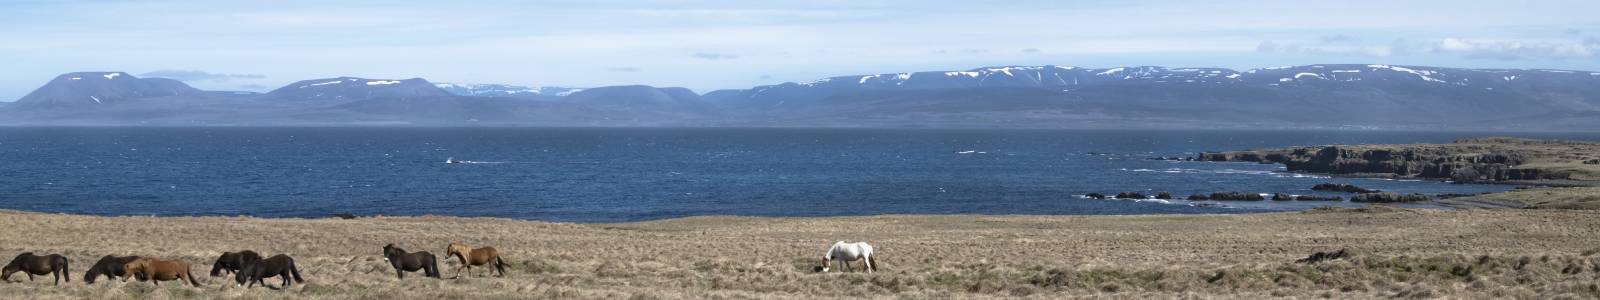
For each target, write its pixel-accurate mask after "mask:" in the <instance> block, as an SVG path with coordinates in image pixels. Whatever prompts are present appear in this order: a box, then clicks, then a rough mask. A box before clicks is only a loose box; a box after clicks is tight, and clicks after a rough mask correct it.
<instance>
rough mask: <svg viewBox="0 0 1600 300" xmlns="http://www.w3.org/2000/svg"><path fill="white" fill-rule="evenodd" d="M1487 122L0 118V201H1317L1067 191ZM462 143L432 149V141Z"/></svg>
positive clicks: (1303, 190)
mask: <svg viewBox="0 0 1600 300" xmlns="http://www.w3.org/2000/svg"><path fill="white" fill-rule="evenodd" d="M1487 135H1513V136H1522V137H1531V138H1572V139H1589V140H1597V139H1600V134H1592V133H1590V134H1582V133H1527V134H1504V133H1501V134H1486V133H1471V132H1367V131H1136V130H998V129H997V130H942V129H940V130H936V129H726V128H697V129H681V128H676V129H672V128H137V127H135V128H130V127H119V128H96V127H72V128H0V208H6V209H20V210H29V211H45V212H66V213H80V214H102V215H253V216H264V217H325V216H328V215H330V214H333V213H354V214H358V215H374V214H382V215H424V214H436V215H455V216H493V217H509V218H520V219H538V220H554V221H577V222H612V221H634V220H650V219H661V218H672V217H683V216H695V215H754V216H835V215H867V214H964V213H972V214H1151V213H1230V212H1254V211H1272V210H1295V209H1304V208H1308V207H1313V206H1320V205H1326V204H1328V203H1323V202H1315V203H1313V202H1274V201H1265V202H1259V203H1233V202H1209V203H1193V202H1188V201H1172V202H1167V203H1162V202H1153V201H1145V202H1139V201H1127V200H1094V199H1084V198H1082V197H1080V195H1083V194H1086V193H1093V192H1097V193H1106V194H1114V193H1117V192H1122V191H1146V192H1157V191H1168V192H1172V193H1173V194H1175V195H1178V196H1180V197H1182V196H1184V195H1188V194H1192V193H1210V192H1217V191H1241V192H1258V193H1273V192H1287V193H1292V194H1320V193H1317V192H1312V191H1310V190H1309V188H1310V187H1311V186H1312V185H1315V184H1317V183H1323V182H1334V183H1352V184H1357V185H1360V186H1363V187H1368V188H1377V189H1383V190H1388V191H1396V192H1421V193H1478V192H1485V191H1498V190H1504V189H1508V188H1509V186H1503V185H1460V184H1448V183H1442V182H1434V181H1394V180H1379V179H1359V178H1328V177H1323V176H1310V175H1304V174H1292V173H1283V172H1281V171H1282V167H1281V166H1278V165H1262V164H1251V163H1207V162H1178V161H1161V160H1150V159H1147V158H1148V157H1151V156H1190V155H1193V154H1194V153H1195V152H1198V151H1220V150H1238V149H1248V148H1264V147H1284V146H1294V145H1315V144H1364V143H1418V142H1430V143H1432V142H1449V141H1450V140H1453V139H1458V138H1466V137H1479V136H1487ZM451 158H453V159H455V160H462V161H467V162H468V163H459V164H447V163H445V161H446V159H451Z"/></svg>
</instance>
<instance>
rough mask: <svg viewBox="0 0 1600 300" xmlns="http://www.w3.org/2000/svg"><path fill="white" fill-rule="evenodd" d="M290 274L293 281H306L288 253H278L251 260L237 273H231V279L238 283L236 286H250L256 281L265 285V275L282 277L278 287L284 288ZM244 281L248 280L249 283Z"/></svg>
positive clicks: (287, 284) (286, 285)
mask: <svg viewBox="0 0 1600 300" xmlns="http://www.w3.org/2000/svg"><path fill="white" fill-rule="evenodd" d="M291 275H292V276H294V282H297V283H306V280H305V279H304V278H300V270H299V269H297V268H295V267H294V259H293V258H289V256H288V255H283V254H278V255H273V256H272V257H268V258H267V259H261V260H256V261H254V262H251V263H250V264H249V265H246V266H245V267H244V268H243V269H240V270H239V272H238V273H235V274H233V281H234V282H236V283H238V286H244V287H245V288H250V287H254V286H255V285H256V284H257V283H260V284H261V286H267V282H266V281H265V280H266V278H267V277H272V276H278V277H279V278H282V279H283V284H279V285H278V287H280V288H285V287H289V278H290V276H291ZM245 282H249V284H246V283H245Z"/></svg>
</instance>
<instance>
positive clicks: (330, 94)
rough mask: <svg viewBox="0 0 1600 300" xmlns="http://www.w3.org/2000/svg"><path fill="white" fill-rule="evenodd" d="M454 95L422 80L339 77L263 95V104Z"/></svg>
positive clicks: (341, 101)
mask: <svg viewBox="0 0 1600 300" xmlns="http://www.w3.org/2000/svg"><path fill="white" fill-rule="evenodd" d="M444 96H454V94H451V93H450V92H447V91H445V90H443V89H440V88H439V87H437V86H434V85H433V83H430V82H428V81H427V80H425V79H422V78H411V79H365V78H356V77H339V78H324V79H312V80H302V81H299V82H295V83H291V84H289V85H287V86H284V87H281V88H278V89H276V90H272V91H271V92H267V94H266V95H263V96H262V97H261V100H263V101H287V102H321V103H344V102H351V101H358V100H365V99H373V98H399V99H407V98H423V97H444Z"/></svg>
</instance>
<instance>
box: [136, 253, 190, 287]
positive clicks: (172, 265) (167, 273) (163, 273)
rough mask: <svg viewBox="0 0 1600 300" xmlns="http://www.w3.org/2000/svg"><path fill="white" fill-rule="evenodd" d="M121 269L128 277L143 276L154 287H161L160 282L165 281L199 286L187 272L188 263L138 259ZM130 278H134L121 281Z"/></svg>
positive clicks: (146, 258)
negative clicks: (185, 281)
mask: <svg viewBox="0 0 1600 300" xmlns="http://www.w3.org/2000/svg"><path fill="white" fill-rule="evenodd" d="M122 269H123V271H125V272H128V275H137V276H143V277H144V278H146V279H149V280H150V282H151V283H154V284H155V285H161V282H162V281H166V280H178V282H179V283H180V284H181V283H182V282H183V280H185V279H187V280H189V284H192V285H194V286H196V287H199V286H200V282H198V281H195V279H194V274H193V273H190V272H189V263H186V262H182V261H177V260H159V259H154V258H149V257H140V258H138V259H134V260H133V261H130V262H128V263H127V264H125V265H123V266H122ZM132 277H134V276H124V277H122V281H123V282H127V281H128V278H132Z"/></svg>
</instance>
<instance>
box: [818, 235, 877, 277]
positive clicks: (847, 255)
mask: <svg viewBox="0 0 1600 300" xmlns="http://www.w3.org/2000/svg"><path fill="white" fill-rule="evenodd" d="M857 260H859V261H861V264H862V265H865V266H866V270H867V272H872V271H876V270H878V261H877V260H875V259H873V258H872V245H867V243H861V242H856V243H846V242H844V241H839V242H836V243H833V247H832V248H828V254H824V255H822V266H821V267H822V272H827V271H828V270H829V269H831V268H829V267H832V263H833V262H838V263H841V264H844V269H845V270H846V271H854V270H853V269H850V262H852V261H857Z"/></svg>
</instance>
